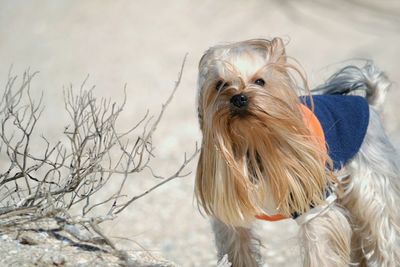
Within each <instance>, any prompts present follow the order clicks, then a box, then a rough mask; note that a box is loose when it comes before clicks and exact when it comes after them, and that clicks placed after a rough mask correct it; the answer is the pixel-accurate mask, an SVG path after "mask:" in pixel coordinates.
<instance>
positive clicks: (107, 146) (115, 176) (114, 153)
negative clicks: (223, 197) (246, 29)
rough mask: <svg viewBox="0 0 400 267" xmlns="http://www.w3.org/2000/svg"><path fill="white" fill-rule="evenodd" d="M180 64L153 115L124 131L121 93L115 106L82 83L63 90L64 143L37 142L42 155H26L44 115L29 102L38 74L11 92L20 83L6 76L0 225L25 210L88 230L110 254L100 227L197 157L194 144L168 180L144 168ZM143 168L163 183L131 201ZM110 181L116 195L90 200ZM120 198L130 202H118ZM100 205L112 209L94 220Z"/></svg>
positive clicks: (0, 116) (0, 124)
mask: <svg viewBox="0 0 400 267" xmlns="http://www.w3.org/2000/svg"><path fill="white" fill-rule="evenodd" d="M185 62H186V56H185V58H184V60H183V62H182V66H181V69H180V72H179V74H178V79H177V81H176V82H175V85H174V87H173V90H172V92H171V94H170V95H169V97H168V98H167V100H166V102H165V103H164V104H163V105H162V107H161V111H160V112H159V114H158V115H157V116H150V115H149V112H148V111H147V112H146V114H145V115H144V116H143V117H142V118H141V119H139V120H138V122H137V123H135V124H134V125H132V126H131V127H130V128H129V129H128V130H127V131H120V130H119V129H117V125H118V119H119V117H120V115H121V113H122V111H123V109H124V106H125V103H126V98H127V97H126V86H125V87H124V100H123V102H122V104H120V105H118V104H117V103H114V102H112V101H111V100H110V99H104V98H101V99H98V98H96V97H95V96H94V90H93V88H94V87H92V88H90V89H89V90H86V89H85V88H86V87H87V85H86V84H87V78H86V79H85V80H84V82H83V83H82V85H81V86H80V88H79V91H78V93H76V92H75V89H74V88H73V87H72V85H71V86H69V87H68V88H64V104H65V105H64V107H65V111H66V112H67V114H68V117H69V124H68V125H67V126H66V127H65V129H64V132H63V133H64V135H63V138H61V139H60V141H58V142H56V143H54V144H52V143H51V142H50V141H49V140H48V139H47V138H46V137H45V136H42V137H41V140H42V142H43V146H42V147H43V150H42V151H35V150H33V149H31V148H32V145H33V143H32V139H33V137H36V138H37V133H36V132H35V130H36V126H37V122H38V120H39V119H40V117H41V115H42V112H43V105H42V100H43V96H41V97H40V98H39V100H38V101H35V100H34V99H33V98H32V96H31V93H30V84H31V81H32V79H33V78H34V77H35V75H36V74H37V73H33V74H31V73H30V72H29V71H26V72H25V73H24V75H23V76H22V79H21V83H20V85H19V86H17V85H16V83H17V81H18V78H17V77H16V76H11V75H9V79H8V81H7V83H6V86H5V90H4V93H3V95H2V96H1V98H0V156H1V157H2V158H3V160H2V161H3V162H2V165H1V168H0V218H4V217H7V216H15V214H16V213H18V212H21V213H22V214H23V213H24V211H26V212H28V211H29V214H30V216H29V218H30V219H34V218H42V217H45V216H50V217H51V216H52V217H54V216H58V217H60V218H64V219H66V220H68V221H69V223H78V224H83V225H85V226H87V227H91V229H92V230H93V231H94V232H95V233H97V234H98V235H99V236H101V237H102V238H103V239H104V240H105V241H106V243H108V244H109V245H110V246H111V247H112V248H115V246H114V245H113V243H112V242H111V241H110V240H109V239H108V238H107V237H105V236H104V235H103V234H102V232H101V230H100V228H99V227H98V224H99V223H101V222H102V221H103V220H107V219H112V218H113V217H115V216H116V214H119V213H120V212H122V211H123V210H124V209H126V208H127V207H128V206H129V205H131V204H132V203H133V202H134V201H135V200H137V199H139V198H141V197H143V196H145V195H147V194H149V193H150V192H152V191H153V190H155V189H156V188H158V187H160V186H162V185H163V184H165V183H168V182H169V181H171V180H173V179H175V178H178V177H184V176H186V175H188V173H184V171H185V169H186V167H187V164H188V163H189V162H191V161H192V160H193V158H194V157H195V156H196V155H197V153H198V147H197V145H196V148H195V151H194V152H193V153H192V154H191V155H190V156H189V157H187V156H186V154H185V156H184V161H183V163H182V164H181V165H180V166H178V167H177V170H176V172H175V173H174V174H173V175H172V176H170V177H165V178H164V177H161V176H158V175H155V174H154V172H153V170H152V168H151V167H150V165H149V164H150V162H151V161H152V159H153V158H154V157H155V155H154V145H153V142H152V137H153V135H154V132H155V131H156V129H157V126H158V125H159V123H160V121H161V120H162V118H163V115H164V113H165V111H166V109H167V107H168V105H169V104H170V103H171V100H172V98H173V96H174V94H175V92H176V90H177V89H178V87H179V85H180V82H181V78H182V73H183V69H184V66H185ZM132 140H133V142H132ZM2 158H0V159H2ZM4 159H6V160H5V161H4ZM4 166H5V167H4ZM144 169H149V170H150V173H151V174H153V176H154V177H155V178H158V179H160V178H161V179H162V181H161V182H159V183H157V184H156V185H155V186H153V187H151V188H149V189H148V190H146V191H145V192H143V193H141V194H139V195H137V196H133V197H132V196H131V197H129V196H128V195H123V192H125V191H126V190H124V188H125V187H126V184H127V181H128V177H130V176H132V175H134V174H138V173H141V172H142V171H143V170H144ZM121 176H122V179H121ZM111 180H112V181H113V183H114V184H115V183H117V182H118V181H119V183H120V184H119V186H117V187H116V188H117V189H116V191H115V192H114V193H112V194H111V195H109V196H108V197H106V198H104V199H98V198H96V197H95V196H96V193H98V192H99V191H101V190H102V189H104V188H105V186H106V185H107V184H108V183H109V182H110V181H111ZM123 198H127V199H128V200H125V201H124V202H122V199H123ZM103 205H110V206H109V209H108V212H107V213H106V214H94V210H95V209H96V208H97V207H99V206H103ZM73 207H79V210H80V217H77V214H71V209H72V208H73ZM32 210H34V212H32ZM25 214H26V213H25ZM3 226H4V225H3ZM1 227H2V225H1V223H0V228H1Z"/></svg>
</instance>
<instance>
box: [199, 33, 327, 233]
mask: <svg viewBox="0 0 400 267" xmlns="http://www.w3.org/2000/svg"><path fill="white" fill-rule="evenodd" d="M286 58H287V57H286V54H285V49H284V45H283V42H282V40H281V39H278V38H275V39H273V40H272V41H268V40H260V39H257V40H249V41H244V42H240V43H235V44H230V45H223V46H216V47H213V48H211V49H209V50H208V51H207V52H206V53H205V55H204V56H203V57H202V59H201V61H200V65H199V81H198V83H199V96H198V97H199V98H198V105H199V106H198V111H199V120H200V128H201V130H202V132H203V144H202V151H201V155H200V159H199V163H198V168H197V176H196V190H195V191H196V196H197V199H198V200H199V203H200V205H201V206H202V207H203V209H204V210H205V212H206V213H207V214H210V215H213V216H216V217H217V218H219V219H220V220H222V221H223V222H225V223H226V224H230V225H235V226H245V225H247V224H249V223H250V222H251V221H252V220H253V219H254V216H255V215H257V214H261V213H263V212H265V208H266V207H267V206H271V204H272V205H274V207H275V209H276V211H277V212H280V213H282V214H284V215H286V216H290V214H292V213H293V212H300V213H302V212H304V211H307V210H308V209H309V206H310V204H311V203H313V204H318V203H321V202H322V201H323V199H324V188H325V186H326V185H327V183H328V181H327V179H328V178H327V175H326V170H325V163H324V162H322V161H321V158H327V155H321V154H322V153H324V152H323V151H320V149H319V147H318V146H317V145H316V144H315V142H313V141H312V140H311V139H312V138H310V131H309V129H308V128H307V127H306V126H305V124H304V122H303V118H302V113H301V111H300V109H299V100H298V95H297V91H298V86H297V85H296V82H295V81H294V80H293V78H292V73H294V72H297V73H298V74H299V71H298V69H297V68H295V67H294V66H293V65H291V64H289V63H288V62H287V59H286ZM300 76H301V75H300ZM301 77H303V76H301Z"/></svg>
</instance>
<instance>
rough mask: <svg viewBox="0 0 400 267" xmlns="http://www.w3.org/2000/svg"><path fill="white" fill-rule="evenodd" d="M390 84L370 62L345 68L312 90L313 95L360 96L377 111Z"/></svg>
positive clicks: (384, 75)
mask: <svg viewBox="0 0 400 267" xmlns="http://www.w3.org/2000/svg"><path fill="white" fill-rule="evenodd" d="M390 86H391V82H390V80H389V79H388V77H387V76H386V74H385V73H384V72H382V71H381V70H379V69H378V68H377V67H376V66H375V65H374V64H373V63H372V62H371V61H367V62H366V64H365V65H364V66H363V67H361V68H359V67H357V66H354V65H349V66H346V67H344V68H342V69H340V70H339V71H338V72H336V73H335V74H333V75H332V76H331V77H330V78H329V79H328V80H327V81H326V82H325V84H322V85H320V86H318V87H317V88H315V89H313V90H312V93H313V94H328V95H334V94H341V95H360V96H363V97H365V98H366V99H367V100H368V103H369V104H370V105H372V106H374V107H375V108H377V109H378V110H379V109H380V108H381V107H382V105H383V102H384V101H385V97H386V93H387V91H388V90H389V88H390Z"/></svg>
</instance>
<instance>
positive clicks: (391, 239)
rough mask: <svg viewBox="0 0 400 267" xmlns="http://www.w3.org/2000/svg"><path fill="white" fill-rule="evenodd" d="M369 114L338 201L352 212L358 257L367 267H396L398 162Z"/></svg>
mask: <svg viewBox="0 0 400 267" xmlns="http://www.w3.org/2000/svg"><path fill="white" fill-rule="evenodd" d="M370 114H371V115H370V123H369V128H368V132H367V135H366V138H365V140H364V143H363V145H362V146H361V150H360V152H359V153H358V154H357V155H356V157H355V158H354V159H353V160H352V162H351V163H350V164H349V165H348V169H349V171H350V173H351V178H350V180H349V184H348V185H347V188H346V193H345V195H344V197H343V199H341V202H342V203H343V205H345V206H346V207H347V209H349V210H350V212H351V213H352V217H353V220H354V223H355V229H354V231H355V234H356V238H355V240H358V242H357V244H356V245H357V249H358V250H359V252H358V254H360V252H362V253H363V254H364V258H365V259H364V260H365V261H366V262H367V265H368V266H376V267H378V266H379V267H382V266H383V267H386V266H400V209H399V205H400V163H399V158H398V154H397V153H396V151H395V149H394V148H393V146H392V145H391V144H390V143H389V141H388V139H387V137H386V135H385V133H384V131H383V128H382V126H381V123H380V120H379V116H378V114H377V113H376V112H374V111H373V110H372V109H371V113H370ZM356 254H357V252H356ZM359 260H362V259H359Z"/></svg>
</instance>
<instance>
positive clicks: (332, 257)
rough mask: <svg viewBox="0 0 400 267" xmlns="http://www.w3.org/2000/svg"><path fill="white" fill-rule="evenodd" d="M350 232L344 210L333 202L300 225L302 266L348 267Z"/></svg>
mask: <svg viewBox="0 0 400 267" xmlns="http://www.w3.org/2000/svg"><path fill="white" fill-rule="evenodd" d="M351 235H352V230H351V226H350V223H349V221H348V219H347V217H346V215H345V212H344V210H343V209H341V208H339V207H338V206H336V204H333V205H332V206H331V207H329V208H328V210H326V211H324V212H323V213H322V214H320V215H319V216H317V217H315V218H313V219H311V220H310V221H308V222H306V223H304V224H302V225H300V239H301V240H300V241H301V245H302V249H303V250H304V251H303V254H304V266H307V267H320V266H324V267H344V266H349V263H350V250H351Z"/></svg>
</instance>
